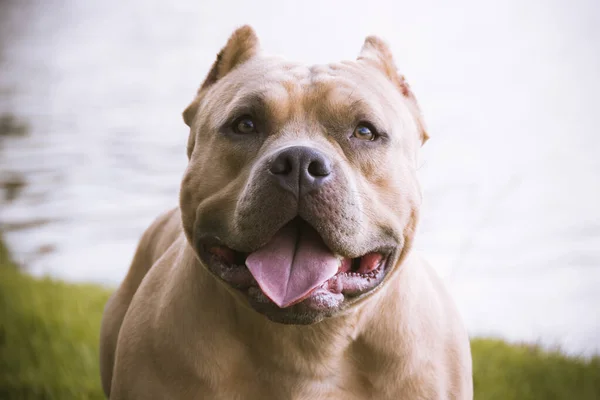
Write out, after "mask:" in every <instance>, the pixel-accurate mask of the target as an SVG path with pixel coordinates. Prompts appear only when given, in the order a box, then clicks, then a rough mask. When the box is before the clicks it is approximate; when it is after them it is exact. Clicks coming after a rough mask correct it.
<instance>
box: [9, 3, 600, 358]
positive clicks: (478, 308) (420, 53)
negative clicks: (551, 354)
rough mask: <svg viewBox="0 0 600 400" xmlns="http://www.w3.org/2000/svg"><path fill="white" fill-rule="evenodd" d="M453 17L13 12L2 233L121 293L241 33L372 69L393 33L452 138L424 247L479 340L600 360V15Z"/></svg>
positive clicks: (334, 12)
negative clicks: (205, 82)
mask: <svg viewBox="0 0 600 400" xmlns="http://www.w3.org/2000/svg"><path fill="white" fill-rule="evenodd" d="M445 3H446V2H442V1H439V2H436V1H433V2H432V1H427V2H408V1H402V2H391V1H390V2H382V1H373V0H372V1H370V2H368V4H367V3H365V2H362V1H359V2H356V3H353V2H338V3H335V2H311V1H308V2H302V6H296V7H291V6H290V5H289V3H287V2H277V1H272V2H265V1H254V2H252V3H245V2H241V1H239V2H237V1H222V2H220V3H219V5H216V3H214V2H213V4H209V3H208V2H204V3H201V2H198V1H183V2H169V3H167V2H160V1H158V0H152V1H148V0H146V1H142V0H131V1H128V2H117V1H102V2H100V1H97V2H81V1H75V0H44V1H42V0H39V1H34V0H20V1H17V0H9V1H6V0H5V1H3V2H0V115H2V116H3V117H2V119H1V120H0V126H3V127H4V128H3V132H4V134H3V135H2V137H0V146H1V148H0V182H2V185H3V186H4V188H5V190H4V199H3V202H2V203H1V205H2V208H1V209H0V224H1V229H2V230H3V232H4V236H5V239H6V241H7V243H8V245H9V246H10V248H11V250H12V252H13V254H14V257H15V259H16V260H17V261H18V262H19V263H20V264H21V265H23V266H24V268H25V269H26V270H27V271H29V272H30V273H32V274H34V275H45V274H49V275H52V276H55V277H58V278H61V279H66V280H70V281H95V282H100V283H104V284H108V285H113V286H114V285H115V284H116V283H117V282H119V281H120V279H121V278H122V277H123V276H124V274H125V272H126V269H127V267H128V263H129V261H130V260H131V257H132V253H133V250H134V248H135V245H136V242H137V240H138V238H139V236H140V234H141V232H142V231H143V230H144V228H145V227H146V226H147V225H148V224H149V223H150V222H151V221H152V219H153V218H154V217H155V216H156V215H157V214H158V213H159V212H161V211H162V210H164V209H167V208H169V207H172V206H174V205H176V203H177V191H178V186H179V180H180V178H181V176H182V173H183V169H184V167H185V164H186V157H185V144H186V137H187V129H186V126H185V125H184V124H183V122H182V120H181V117H180V114H181V111H182V110H183V109H184V107H185V106H186V105H187V103H188V102H189V101H190V100H191V98H192V97H193V94H194V92H195V90H196V88H197V87H198V85H199V84H200V82H201V80H202V78H203V77H204V75H205V74H206V72H207V70H208V67H209V66H210V64H211V63H212V61H213V58H214V56H215V55H216V53H217V52H218V50H219V49H220V47H221V46H222V45H223V44H224V43H225V41H226V39H227V37H228V35H229V34H230V32H231V31H232V29H233V28H234V27H235V26H238V25H241V24H243V23H251V24H252V25H253V26H254V27H255V28H256V30H257V31H258V33H259V36H260V37H261V41H262V44H263V47H264V48H265V49H266V51H269V52H272V53H275V54H281V55H284V56H286V57H288V58H290V59H295V60H303V61H306V62H310V63H315V62H320V63H323V62H328V61H332V60H339V59H352V58H354V57H356V55H357V54H358V51H359V49H360V46H361V45H362V41H363V39H364V37H365V36H366V35H368V34H371V33H376V34H379V35H381V36H382V37H385V38H386V39H387V40H388V41H390V42H391V44H392V48H393V50H394V53H395V54H396V57H397V63H398V65H399V67H400V69H401V70H402V72H403V73H405V74H406V76H407V77H408V79H409V82H411V84H412V87H413V89H414V91H415V93H416V95H417V97H418V98H419V100H420V102H421V104H422V107H423V109H424V112H425V115H426V120H427V122H428V126H429V132H430V135H431V137H432V139H431V140H430V142H428V143H427V144H426V146H425V147H424V148H423V152H422V167H421V169H420V175H421V181H422V184H423V189H424V196H425V204H424V209H423V220H422V223H421V226H420V230H419V236H418V241H417V244H416V246H417V248H418V249H419V250H420V251H422V252H423V253H424V254H426V256H427V258H428V259H429V260H430V261H431V262H432V263H433V264H434V266H435V267H436V268H437V269H438V271H439V272H440V274H441V275H442V276H443V277H444V278H445V280H446V282H447V283H448V285H449V287H450V288H451V290H452V292H453V295H454V297H455V298H456V301H457V302H458V305H459V307H460V310H461V313H462V315H463V317H464V319H465V321H466V323H467V325H468V328H469V331H470V333H471V334H473V335H500V336H502V337H505V338H507V339H510V340H527V341H536V342H540V343H542V344H544V345H547V346H556V345H559V346H561V347H562V348H564V349H566V350H567V351H569V352H571V353H578V354H579V353H584V354H591V353H593V352H596V353H598V352H599V351H600V320H599V319H600V318H599V317H600V311H599V309H600V290H598V288H599V287H600V208H599V207H598V205H599V204H600V185H599V184H600V180H599V178H600V161H599V159H598V157H597V154H598V151H599V150H600V146H599V145H600V132H598V128H597V126H599V124H600V113H599V109H598V97H597V96H598V95H597V93H600V77H599V73H598V71H600V51H599V46H598V43H599V42H600V41H599V39H600V6H598V5H596V4H594V2H593V1H592V0H590V1H587V2H586V1H583V0H578V1H571V2H567V1H566V0H564V1H553V2H548V1H545V2H541V1H540V2H532V1H531V2H520V1H517V0H509V1H503V2H496V3H494V2H485V4H483V3H484V2H478V1H475V0H473V1H470V0H459V1H457V2H452V3H451V4H452V6H449V5H446V4H445ZM522 3H526V4H522ZM298 4H299V3H298ZM448 4H450V3H448ZM24 132H25V133H24Z"/></svg>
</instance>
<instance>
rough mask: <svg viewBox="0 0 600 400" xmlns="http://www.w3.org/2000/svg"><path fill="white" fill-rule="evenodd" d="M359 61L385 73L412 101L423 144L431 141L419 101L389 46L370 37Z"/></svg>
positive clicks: (378, 39) (366, 40)
mask: <svg viewBox="0 0 600 400" xmlns="http://www.w3.org/2000/svg"><path fill="white" fill-rule="evenodd" d="M358 60H359V61H363V62H365V63H367V64H370V65H372V66H374V67H375V68H377V69H379V70H380V71H381V72H383V74H384V75H385V76H386V77H387V78H388V79H389V80H391V81H392V83H394V85H396V87H397V88H398V90H400V92H401V93H402V94H403V95H404V96H405V97H407V98H408V99H410V100H411V102H412V103H413V105H414V114H415V118H416V122H417V125H418V127H419V130H420V131H421V143H422V144H425V142H426V141H427V139H429V135H428V134H427V130H426V128H425V122H424V121H423V117H422V115H421V110H420V109H419V105H418V103H417V99H416V98H415V96H414V94H413V92H412V91H411V90H410V86H409V85H408V83H407V82H406V79H404V76H403V75H401V74H400V73H398V69H397V68H396V63H395V62H394V57H393V56H392V52H391V51H390V48H389V47H388V45H387V44H386V43H385V42H384V41H383V40H381V39H380V38H378V37H377V36H369V37H367V38H366V39H365V43H364V44H363V47H362V49H361V51H360V54H359V55H358Z"/></svg>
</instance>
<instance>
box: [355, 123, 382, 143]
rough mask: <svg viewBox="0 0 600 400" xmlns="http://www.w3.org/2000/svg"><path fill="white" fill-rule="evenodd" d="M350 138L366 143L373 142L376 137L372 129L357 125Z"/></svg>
mask: <svg viewBox="0 0 600 400" xmlns="http://www.w3.org/2000/svg"><path fill="white" fill-rule="evenodd" d="M352 136H354V137H355V138H357V139H360V140H367V141H371V140H375V139H376V137H377V136H376V135H375V132H374V129H372V128H370V127H368V126H367V125H364V124H359V125H358V126H357V127H356V128H354V133H352Z"/></svg>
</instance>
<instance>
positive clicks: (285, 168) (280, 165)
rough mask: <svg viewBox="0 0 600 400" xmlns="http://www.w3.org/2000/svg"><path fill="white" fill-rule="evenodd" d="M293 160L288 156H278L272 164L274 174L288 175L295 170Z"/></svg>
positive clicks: (270, 169) (271, 169)
mask: <svg viewBox="0 0 600 400" xmlns="http://www.w3.org/2000/svg"><path fill="white" fill-rule="evenodd" d="M293 169H294V168H293V166H292V162H291V161H290V159H289V158H288V157H277V159H276V160H275V161H274V162H273V163H272V164H271V168H269V171H271V173H272V174H275V175H287V174H289V173H290V172H292V170H293Z"/></svg>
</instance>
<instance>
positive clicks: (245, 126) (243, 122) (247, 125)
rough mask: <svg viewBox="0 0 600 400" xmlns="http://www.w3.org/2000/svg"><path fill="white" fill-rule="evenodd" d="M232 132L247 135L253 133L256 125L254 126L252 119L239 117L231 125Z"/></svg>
mask: <svg viewBox="0 0 600 400" xmlns="http://www.w3.org/2000/svg"><path fill="white" fill-rule="evenodd" d="M233 131H234V132H235V133H239V134H240V135H247V134H249V133H255V132H256V125H255V124H254V121H252V118H250V117H241V118H238V119H237V120H236V121H235V122H234V123H233Z"/></svg>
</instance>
